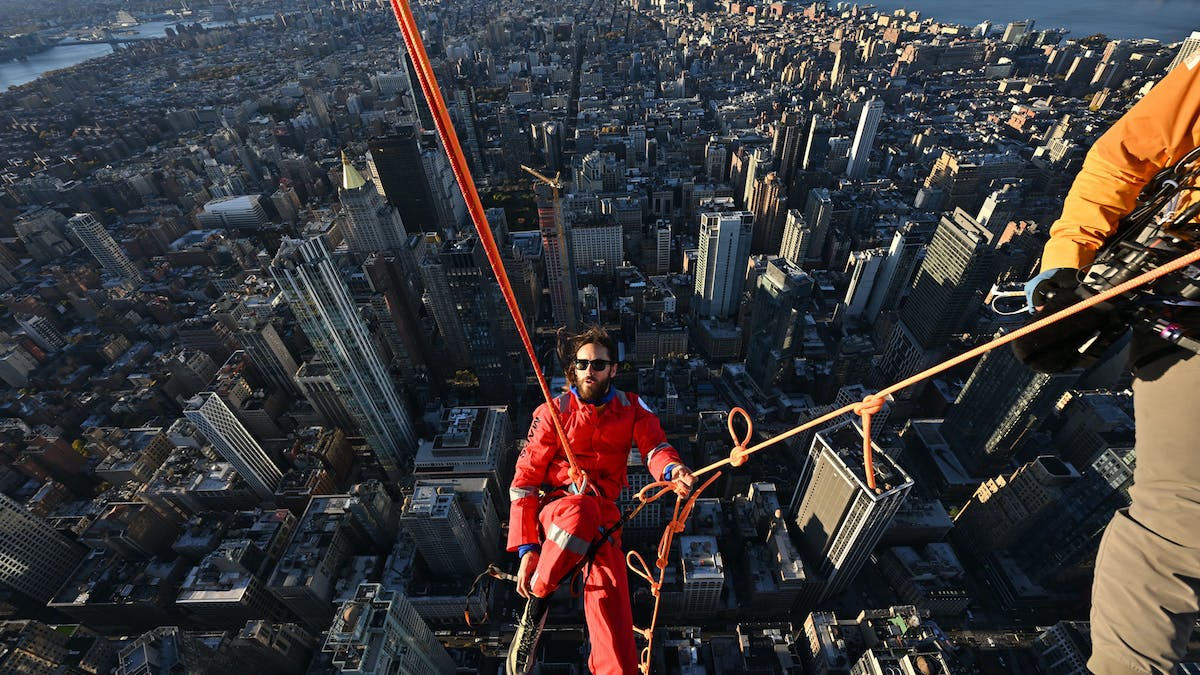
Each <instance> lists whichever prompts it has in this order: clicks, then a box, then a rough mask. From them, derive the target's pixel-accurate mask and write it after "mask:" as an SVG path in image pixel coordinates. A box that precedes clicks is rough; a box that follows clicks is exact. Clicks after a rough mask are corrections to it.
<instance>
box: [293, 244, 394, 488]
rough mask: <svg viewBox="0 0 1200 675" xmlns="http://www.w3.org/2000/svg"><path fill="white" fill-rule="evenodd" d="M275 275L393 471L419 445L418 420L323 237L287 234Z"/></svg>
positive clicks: (390, 472) (338, 387)
mask: <svg viewBox="0 0 1200 675" xmlns="http://www.w3.org/2000/svg"><path fill="white" fill-rule="evenodd" d="M271 275H272V276H273V277H275V282H276V283H277V284H279V287H280V289H281V290H282V291H283V293H284V297H285V298H286V299H287V301H288V304H290V305H291V307H292V311H293V312H294V313H295V315H296V319H297V320H298V321H299V322H300V327H301V328H302V329H303V330H304V334H305V335H306V336H307V337H308V341H309V342H310V343H312V346H313V348H314V349H316V352H317V354H318V355H319V356H320V357H321V360H322V361H323V362H324V363H325V364H326V365H327V367H328V368H329V374H330V376H331V377H332V379H333V382H334V386H335V388H336V391H337V394H338V395H339V396H340V397H341V398H342V399H343V401H345V404H346V408H347V409H349V410H350V413H351V414H352V415H353V416H354V418H355V421H356V422H357V423H358V428H359V431H360V432H361V433H362V434H363V436H365V437H366V439H367V443H368V444H369V445H370V446H371V449H372V450H374V451H375V454H376V456H377V457H378V458H379V461H380V464H381V465H382V466H383V469H384V471H386V472H387V474H388V477H389V478H391V479H393V480H398V479H400V478H401V477H402V475H403V468H404V466H405V465H406V464H407V460H408V459H409V458H411V456H412V453H413V452H415V450H416V444H417V438H416V434H415V433H414V431H413V426H412V421H411V420H410V418H409V416H408V412H407V411H405V409H404V406H403V405H401V403H400V398H399V397H398V396H397V395H396V389H395V386H394V383H393V382H392V378H391V376H390V375H389V374H388V371H387V369H386V368H385V367H384V364H383V360H382V359H380V357H379V353H378V352H377V351H376V350H375V345H374V344H373V342H372V340H371V336H370V333H369V332H368V330H367V326H366V323H365V322H364V321H363V319H362V317H361V316H360V315H359V313H358V308H357V307H356V306H355V304H354V301H353V300H352V298H351V297H350V291H349V289H348V288H347V287H346V282H345V280H344V279H343V277H342V275H341V274H340V273H339V272H338V269H337V266H336V265H334V263H333V258H332V256H331V255H330V253H329V248H328V247H327V246H326V245H325V240H324V239H323V238H321V237H313V238H311V239H308V240H302V239H291V238H285V239H284V240H283V242H282V243H281V244H280V246H279V252H278V253H277V254H276V256H275V260H274V262H272V264H271Z"/></svg>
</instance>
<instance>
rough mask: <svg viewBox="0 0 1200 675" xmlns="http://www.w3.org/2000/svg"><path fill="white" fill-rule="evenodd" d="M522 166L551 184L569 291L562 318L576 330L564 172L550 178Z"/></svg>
mask: <svg viewBox="0 0 1200 675" xmlns="http://www.w3.org/2000/svg"><path fill="white" fill-rule="evenodd" d="M521 168H522V169H523V170H525V171H526V172H527V173H529V174H530V175H532V176H533V177H534V178H537V179H538V180H540V181H541V182H543V183H545V184H546V185H549V186H550V190H551V199H552V203H553V206H552V209H553V211H554V238H555V239H556V240H557V242H558V251H559V256H560V261H559V265H560V267H561V268H562V271H563V274H564V275H565V276H566V280H565V285H566V287H567V291H568V292H567V300H566V302H564V303H563V311H564V312H566V315H565V316H564V317H562V318H563V319H565V320H564V321H563V323H564V324H566V326H567V327H568V329H570V330H575V328H576V326H577V324H578V323H579V317H578V310H577V309H575V307H576V305H575V299H574V297H573V295H574V292H575V273H574V267H573V266H572V263H571V255H570V252H569V251H570V249H569V248H567V233H566V228H565V227H564V225H563V211H562V199H561V196H560V194H559V190H562V189H563V187H564V185H565V184H564V183H563V182H562V180H561V178H560V176H561V175H562V174H561V173H555V174H554V178H550V177H549V176H547V175H545V174H543V173H542V172H540V171H538V170H537V169H531V168H529V167H527V166H525V165H524V164H522V165H521ZM539 211H540V209H539ZM540 227H541V229H542V233H543V236H545V234H546V226H545V224H541V225H540ZM561 281H562V280H560V282H561ZM551 297H552V298H553V291H551ZM556 313H557V311H556Z"/></svg>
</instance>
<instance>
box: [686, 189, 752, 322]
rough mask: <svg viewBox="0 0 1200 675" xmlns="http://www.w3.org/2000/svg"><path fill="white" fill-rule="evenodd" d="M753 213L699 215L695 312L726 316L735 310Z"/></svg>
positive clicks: (711, 315)
mask: <svg viewBox="0 0 1200 675" xmlns="http://www.w3.org/2000/svg"><path fill="white" fill-rule="evenodd" d="M753 233H754V214H752V213H750V212H749V211H726V212H710V213H705V214H702V215H701V216H700V255H699V260H698V262H697V265H696V267H697V269H696V285H695V293H696V300H695V303H696V314H697V315H698V316H702V317H714V318H727V317H729V316H731V315H732V314H733V313H734V311H735V310H736V309H737V303H738V300H740V299H741V296H742V285H743V282H744V281H745V277H746V261H747V260H748V259H749V258H750V239H751V236H752V235H753Z"/></svg>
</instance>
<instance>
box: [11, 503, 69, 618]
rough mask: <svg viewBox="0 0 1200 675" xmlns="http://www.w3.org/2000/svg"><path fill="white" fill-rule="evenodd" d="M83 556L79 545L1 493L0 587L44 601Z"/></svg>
mask: <svg viewBox="0 0 1200 675" xmlns="http://www.w3.org/2000/svg"><path fill="white" fill-rule="evenodd" d="M84 554H85V551H84V549H83V547H82V546H80V545H79V544H76V543H75V542H73V541H71V540H70V539H67V538H66V537H64V536H63V535H61V534H59V533H58V531H57V530H55V529H54V528H53V527H51V526H50V525H49V524H48V523H46V521H44V520H42V519H41V518H38V517H37V516H35V515H33V514H32V513H30V512H29V509H26V508H25V507H24V506H22V505H21V504H18V503H17V502H15V501H13V500H12V499H11V498H10V497H9V496H8V495H6V494H4V493H0V586H4V587H5V588H11V589H13V590H15V591H19V592H21V593H23V594H25V595H27V596H29V597H30V598H32V599H33V600H35V601H37V602H42V603H44V602H47V601H49V600H50V599H51V598H52V597H53V596H54V593H55V592H56V591H57V590H58V588H59V586H62V584H63V582H64V581H66V579H67V577H68V576H69V575H70V574H71V572H73V571H74V570H75V568H76V566H78V565H79V563H80V562H81V561H82V560H83V557H84Z"/></svg>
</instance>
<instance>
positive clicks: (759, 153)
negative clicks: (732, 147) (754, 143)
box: [741, 146, 772, 209]
mask: <svg viewBox="0 0 1200 675" xmlns="http://www.w3.org/2000/svg"><path fill="white" fill-rule="evenodd" d="M771 162H772V158H771V149H770V148H768V147H766V146H763V147H759V148H754V150H753V151H752V152H751V153H750V158H749V161H748V162H747V164H746V185H745V187H743V189H742V194H741V197H742V206H743V208H746V209H749V208H750V200H751V198H752V197H753V196H754V186H755V184H756V183H757V182H758V180H759V179H761V178H762V177H763V176H766V175H767V173H768V172H769V171H770V170H771Z"/></svg>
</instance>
